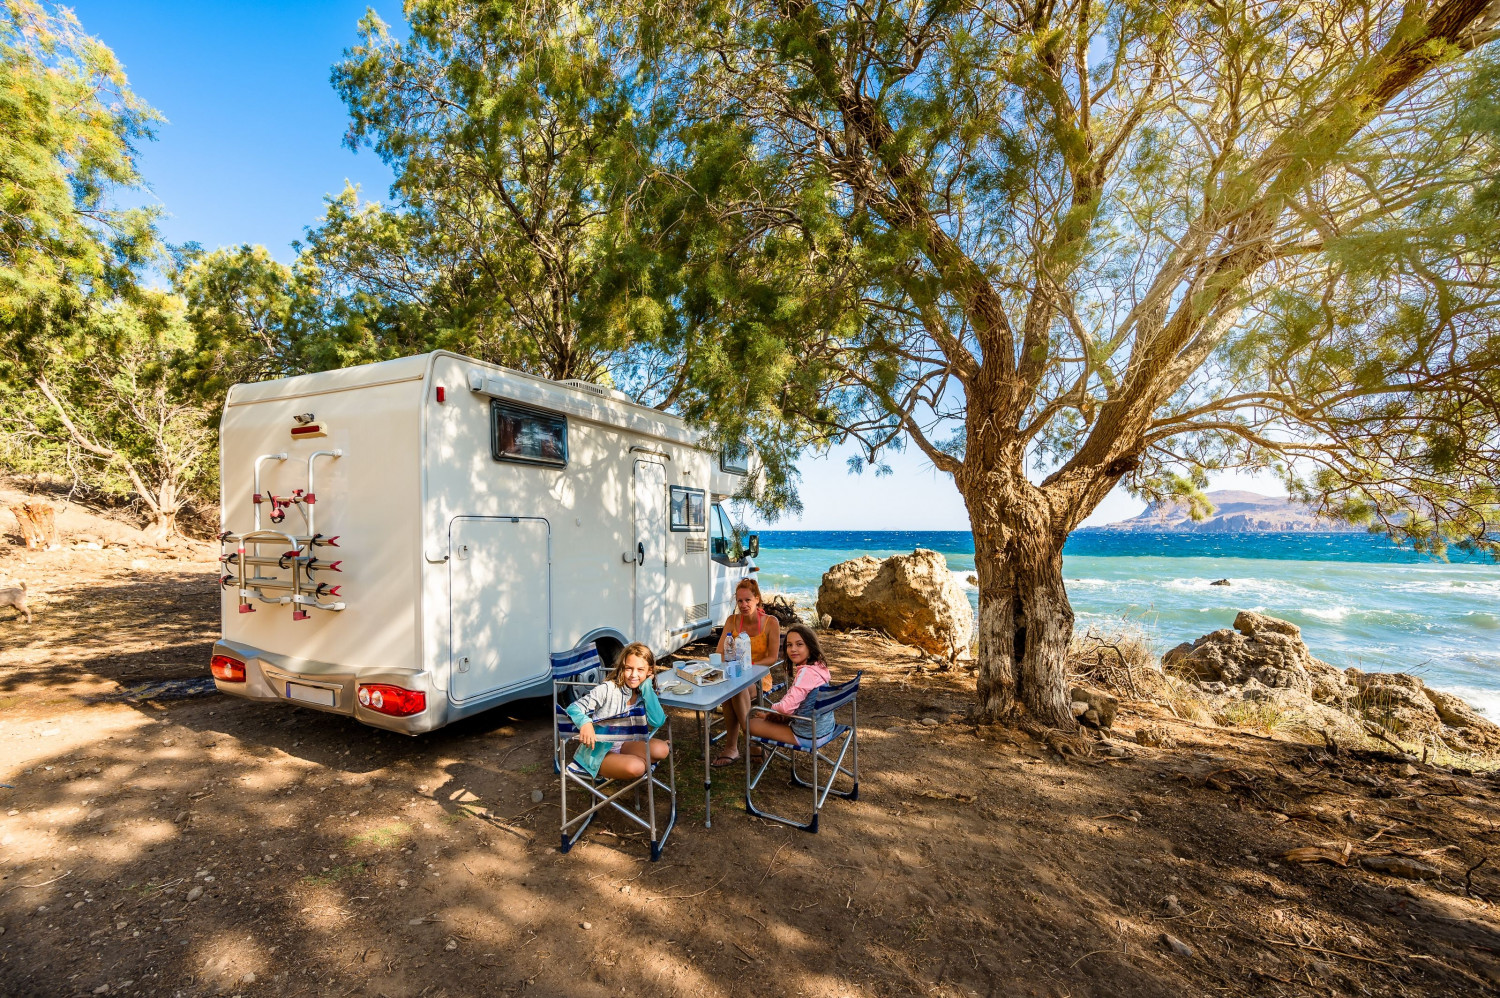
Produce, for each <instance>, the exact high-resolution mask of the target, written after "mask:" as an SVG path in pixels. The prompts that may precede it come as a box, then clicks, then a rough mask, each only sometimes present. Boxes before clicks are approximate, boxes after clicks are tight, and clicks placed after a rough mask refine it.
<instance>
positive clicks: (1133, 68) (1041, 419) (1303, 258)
mask: <svg viewBox="0 0 1500 998" xmlns="http://www.w3.org/2000/svg"><path fill="white" fill-rule="evenodd" d="M643 16H644V20H643V21H642V22H641V23H642V24H643V25H644V27H643V29H642V35H643V37H644V38H646V39H647V41H648V42H649V43H650V44H649V45H648V46H647V54H648V55H649V56H650V58H651V60H652V64H653V65H654V67H655V71H656V73H657V74H658V85H659V86H660V87H661V88H662V89H663V90H664V91H669V92H671V93H672V95H673V96H672V99H673V102H674V105H675V106H676V107H678V108H679V109H680V113H681V115H682V117H681V119H680V121H679V127H680V129H681V132H680V135H681V139H680V141H679V142H678V143H677V145H676V146H675V147H674V151H673V155H674V156H675V157H676V163H677V167H676V169H677V171H678V173H679V175H681V176H684V177H685V176H687V175H689V174H690V173H691V172H692V171H693V170H695V169H698V170H701V168H702V163H703V162H704V161H705V160H714V159H716V158H722V156H723V150H724V149H725V148H726V147H733V148H735V149H737V150H738V151H739V154H740V155H741V156H742V157H743V168H742V169H741V170H740V171H739V174H737V175H736V174H734V173H732V172H731V173H730V174H727V175H726V174H724V173H723V172H722V171H721V172H720V176H721V179H722V183H720V184H719V185H718V186H717V187H703V188H694V189H695V190H698V191H699V192H700V193H701V204H700V205H699V206H698V207H697V208H696V209H694V210H696V211H700V212H703V213H705V214H709V215H716V217H718V218H719V219H720V220H721V222H722V225H723V226H724V228H725V230H726V231H727V232H729V233H731V234H732V236H733V237H732V238H731V237H726V238H723V239H720V240H717V241H713V242H711V243H708V244H704V245H701V246H697V247H693V248H692V250H691V254H690V255H691V256H692V259H691V260H689V263H688V267H689V268H691V267H697V268H698V272H699V273H701V274H703V275H714V274H719V273H724V272H746V271H749V272H758V271H759V272H763V271H766V270H767V269H768V268H770V269H773V270H774V269H780V270H781V271H782V272H784V273H786V274H788V275H789V276H788V278H787V282H786V287H787V289H788V293H787V294H786V295H783V296H782V297H781V298H780V299H779V300H777V301H774V302H771V303H769V304H767V305H766V306H765V307H764V308H762V309H761V312H762V315H763V318H764V319H765V321H766V322H767V323H769V326H768V327H767V328H771V329H773V330H774V333H775V335H774V337H773V339H775V341H776V342H777V343H778V345H779V347H778V349H776V350H768V348H767V342H768V341H767V338H766V337H764V336H762V337H758V338H755V339H753V340H748V341H746V342H747V343H753V345H754V346H755V348H756V349H757V350H759V351H760V358H759V360H758V361H757V362H756V363H753V364H752V363H749V362H746V363H742V364H739V365H731V368H734V367H737V368H738V369H739V370H744V371H751V370H755V371H764V370H767V369H770V370H773V371H778V372H785V374H786V381H785V383H784V384H783V385H781V386H777V385H775V384H771V385H766V384H761V385H760V386H759V387H758V388H757V389H756V390H755V391H753V392H747V391H734V390H729V389H728V388H726V387H724V386H721V388H720V390H718V391H717V392H716V393H713V394H710V395H707V396H702V397H699V398H697V399H696V400H695V401H693V402H692V405H693V406H696V408H695V410H694V411H695V412H696V413H697V414H698V415H699V416H700V417H701V418H705V419H710V418H714V417H715V416H716V415H717V416H720V417H724V418H727V419H730V420H735V419H740V418H743V417H742V414H737V413H736V411H735V410H736V409H739V408H741V407H743V406H745V405H747V404H751V405H754V406H757V407H759V408H760V409H762V410H764V411H765V412H768V413H770V414H771V417H774V418H767V419H763V422H768V423H778V422H779V423H780V424H781V425H784V426H790V427H793V428H794V436H795V437H796V439H797V440H798V441H801V442H803V443H806V442H812V443H826V442H827V441H829V440H834V439H855V440H858V441H860V442H861V443H862V444H863V445H864V446H865V448H866V455H867V456H868V457H872V458H876V459H877V460H878V455H879V451H880V449H881V448H882V447H884V446H890V445H893V444H899V443H900V442H901V441H903V440H908V441H911V442H914V443H915V445H916V446H917V447H919V448H920V449H921V451H922V452H923V453H924V454H925V455H926V456H927V458H928V459H930V460H931V461H932V463H933V464H934V465H936V466H937V467H938V468H940V469H942V470H944V471H947V472H949V473H950V474H952V476H953V478H954V480H955V482H956V483H957V485H958V488H959V491H960V492H961V493H962V495H963V498H964V500H965V502H966V504H967V508H968V512H969V517H970V521H971V524H972V528H973V534H974V544H975V561H976V564H977V569H978V577H979V647H978V658H979V689H978V696H979V703H978V714H979V715H980V716H981V717H984V718H999V717H1015V716H1018V715H1019V716H1023V717H1029V718H1030V719H1031V720H1033V721H1035V722H1040V723H1043V724H1048V725H1056V726H1059V727H1071V725H1072V723H1073V722H1072V718H1071V716H1070V713H1069V711H1068V708H1067V703H1066V698H1065V695H1064V691H1065V686H1064V668H1065V656H1066V650H1067V647H1068V644H1069V640H1070V637H1071V634H1072V624H1073V613H1072V610H1071V608H1070V605H1069V602H1068V596H1067V593H1066V590H1065V587H1064V584H1063V577H1062V547H1063V543H1064V541H1065V540H1066V539H1067V537H1068V535H1069V533H1070V532H1071V531H1073V530H1074V529H1075V528H1077V527H1078V526H1079V524H1080V523H1081V522H1082V521H1083V520H1084V518H1085V517H1087V516H1088V515H1089V514H1090V513H1091V512H1092V511H1093V510H1094V509H1095V508H1096V507H1097V506H1098V504H1099V503H1100V501H1101V500H1102V499H1103V498H1104V497H1105V496H1106V495H1108V494H1109V493H1110V492H1111V491H1112V490H1113V489H1114V488H1115V487H1116V486H1117V485H1119V484H1120V483H1121V482H1124V483H1126V485H1127V486H1129V487H1132V488H1135V489H1137V490H1139V491H1143V492H1148V493H1162V492H1171V491H1177V492H1184V491H1185V492H1188V493H1192V492H1193V491H1194V489H1195V488H1196V487H1197V486H1200V485H1201V484H1202V482H1203V481H1204V475H1205V473H1206V472H1207V471H1209V470H1212V469H1222V468H1230V467H1246V466H1255V467H1271V468H1274V469H1276V470H1277V471H1278V472H1280V473H1281V474H1282V475H1283V476H1284V477H1285V478H1286V479H1287V480H1288V482H1289V484H1291V485H1292V487H1293V488H1294V490H1295V491H1296V492H1297V493H1298V494H1299V495H1301V496H1303V497H1305V498H1308V499H1310V500H1312V501H1314V502H1316V503H1318V504H1320V505H1321V506H1322V507H1323V508H1325V509H1326V510H1329V511H1331V512H1336V513H1338V514H1340V515H1343V516H1346V517H1348V518H1351V519H1355V520H1364V521H1372V522H1378V523H1379V524H1381V525H1384V526H1385V527H1386V528H1387V529H1389V530H1391V531H1393V532H1396V533H1398V534H1400V535H1403V536H1405V537H1407V538H1409V539H1412V540H1416V541H1418V542H1420V543H1427V544H1441V543H1444V542H1452V541H1459V542H1464V543H1475V544H1481V545H1483V544H1493V542H1494V535H1493V534H1492V533H1491V519H1492V516H1493V514H1494V512H1495V511H1496V508H1497V507H1496V499H1497V497H1496V493H1495V489H1494V487H1493V485H1492V484H1491V483H1492V481H1493V476H1494V473H1495V471H1496V469H1497V462H1496V457H1497V452H1496V446H1497V444H1500V374H1497V372H1500V280H1497V271H1496V267H1495V264H1496V262H1497V259H1496V250H1497V242H1500V240H1497V236H1496V233H1497V232H1500V228H1497V226H1496V222H1497V214H1500V197H1497V188H1496V182H1495V179H1494V178H1495V176H1496V170H1497V166H1500V155H1497V148H1500V146H1497V135H1500V127H1497V125H1500V113H1497V104H1496V97H1495V95H1496V94H1497V93H1500V71H1497V62H1496V53H1495V51H1494V49H1495V46H1493V45H1492V44H1490V43H1491V42H1492V41H1493V39H1494V38H1495V29H1496V25H1497V23H1500V2H1496V0H1442V2H1432V3H1424V2H1417V0H1412V2H1407V3H1404V4H1392V3H1383V2H1359V0H1334V2H1329V0H1316V2H1301V3H1298V2H1252V0H1193V2H1187V0H1175V2H1173V0H1167V2H1146V0H1140V2H1119V0H1116V2H1106V0H1055V2H1051V0H1042V2H1021V0H989V2H975V0H865V2H853V3H837V4H833V3H821V2H813V0H704V2H701V3H698V4H692V5H678V4H670V5H667V4H661V5H648V7H647V9H646V10H645V12H644V15H643ZM669 166H670V164H664V165H663V169H667V168H668V167H669ZM737 177H738V179H737ZM685 186H692V185H685ZM768 260H770V261H771V262H770V263H768V262H767V261H768ZM810 294H815V295H816V297H817V308H818V309H819V310H821V312H822V313H823V314H822V316H821V321H819V322H817V323H805V322H801V321H782V322H777V321H776V317H777V316H778V315H781V316H787V315H789V316H791V317H792V318H793V319H794V320H795V319H797V318H799V317H805V315H806V314H807V313H808V301H807V296H808V295H810ZM791 306H796V307H791ZM799 309H800V311H799ZM789 449H790V450H794V449H795V448H794V447H793V448H789ZM783 450H788V448H783Z"/></svg>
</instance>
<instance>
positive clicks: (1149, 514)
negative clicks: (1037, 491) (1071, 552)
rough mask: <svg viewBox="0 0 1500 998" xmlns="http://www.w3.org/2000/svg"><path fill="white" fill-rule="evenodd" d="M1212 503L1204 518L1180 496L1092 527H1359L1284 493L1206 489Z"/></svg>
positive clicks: (1180, 529)
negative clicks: (1195, 518) (1190, 512)
mask: <svg viewBox="0 0 1500 998" xmlns="http://www.w3.org/2000/svg"><path fill="white" fill-rule="evenodd" d="M1204 495H1206V496H1208V501H1209V502H1211V503H1213V505H1214V513H1213V515H1212V516H1210V517H1209V518H1208V519H1206V520H1201V521H1198V522H1194V521H1193V519H1192V518H1191V517H1190V516H1188V504H1187V503H1185V502H1182V501H1180V500H1174V501H1172V502H1168V503H1152V504H1151V505H1150V506H1147V507H1146V509H1145V511H1144V512H1142V513H1141V514H1140V515H1139V516H1133V517H1131V518H1130V519H1128V520H1120V521H1119V522H1117V523H1110V524H1106V525H1105V526H1102V527H1094V528H1091V529H1094V530H1140V531H1152V532H1161V531H1173V532H1184V533H1187V532H1193V533H1236V534H1243V533H1286V532H1291V531H1320V532H1324V531H1328V532H1331V531H1339V532H1343V531H1358V530H1360V529H1361V528H1360V527H1356V526H1353V525H1351V524H1348V523H1341V522H1339V521H1337V520H1325V519H1323V518H1321V517H1318V516H1316V515H1314V514H1313V512H1312V511H1311V510H1309V509H1308V508H1307V507H1305V506H1303V505H1302V504H1300V503H1297V502H1294V501H1293V500H1291V499H1289V498H1287V497H1286V496H1263V495H1260V494H1259V493H1255V492H1241V491H1238V490H1235V489H1220V490H1219V491H1217V492H1205V493H1204Z"/></svg>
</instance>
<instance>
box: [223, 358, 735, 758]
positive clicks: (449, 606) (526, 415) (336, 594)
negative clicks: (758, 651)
mask: <svg viewBox="0 0 1500 998" xmlns="http://www.w3.org/2000/svg"><path fill="white" fill-rule="evenodd" d="M750 463H751V462H750V458H749V457H748V456H747V455H744V454H740V455H736V454H734V453H726V452H723V451H720V450H719V449H716V448H714V447H713V446H712V445H711V444H710V443H709V442H708V440H707V438H706V436H705V435H704V434H702V433H700V432H697V431H694V430H691V429H689V428H688V427H687V426H686V425H685V424H684V423H683V421H682V420H681V419H679V418H677V417H675V416H671V415H668V414H665V413H662V412H659V411H657V410H655V409H651V408H648V407H645V406H640V405H637V404H635V403H634V402H632V401H631V400H630V399H629V398H628V397H627V396H625V395H623V394H622V393H620V392H617V391H614V390H612V389H609V388H604V387H601V386H599V385H593V384H587V383H584V382H554V381H548V380H547V379H545V378H537V377H532V376H530V375H526V374H521V373H519V372H516V371H512V370H508V369H506V368H501V367H496V366H494V365H491V364H485V363H482V362H480V361H476V360H471V359H469V358H466V357H461V356H458V355H456V354H452V353H447V352H443V351H439V352H436V353H430V354H425V355H423V356H418V357H407V358H404V359H402V360H392V361H386V362H384V363H380V364H368V365H364V366H362V367H352V368H346V369H343V370H337V371H325V372H322V373H319V374H308V375H303V376H299V377H293V378H283V379H281V380H277V381H267V382H262V383H259V384H242V385H235V386H234V387H233V388H232V389H230V391H229V395H228V398H227V399H226V401H225V404H224V417H223V422H222V424H221V428H220V478H221V483H222V490H223V492H222V497H221V508H222V511H223V512H222V530H223V534H222V537H221V540H222V545H223V551H222V555H221V558H222V561H223V563H224V571H223V574H222V577H221V579H220V584H221V588H222V589H223V636H222V638H221V639H220V640H219V641H218V642H217V643H216V644H215V646H214V652H213V656H214V657H213V665H212V670H213V674H214V678H215V680H216V683H217V685H218V688H219V689H220V690H221V691H223V692H225V693H230V694H234V695H236V696H243V697H249V698H251V699H256V700H275V701H283V702H291V703H295V704H298V705H302V706H311V707H315V708H318V709H321V710H326V711H332V712H335V713H340V714H349V715H353V716H354V717H355V718H357V719H358V720H360V721H363V722H364V723H366V724H371V725H375V726H377V727H382V728H389V729H391V730H394V731H401V732H406V733H408V734H417V733H419V732H423V731H430V730H432V729H434V728H438V727H441V726H442V725H444V724H447V723H449V722H451V721H454V720H456V719H458V718H461V717H465V716H467V715H469V714H473V713H476V712H478V711H482V710H486V709H489V708H491V707H495V706H498V705H500V704H503V703H506V702H508V701H510V700H514V699H517V698H520V697H528V696H545V695H547V694H548V693H549V692H550V690H551V669H550V655H552V654H554V653H560V652H569V651H578V650H583V649H585V648H587V647H588V646H590V645H593V646H595V647H597V648H598V650H599V652H600V654H601V656H602V657H603V660H604V661H605V662H606V663H608V662H609V661H611V659H612V658H613V653H614V651H615V650H617V649H618V648H619V647H621V646H622V645H623V644H625V643H628V642H630V641H644V642H645V643H647V644H649V645H650V646H651V647H652V649H653V650H655V651H656V652H657V653H658V654H663V653H667V652H672V651H675V650H677V649H678V648H680V647H682V646H683V645H684V644H687V643H688V642H690V641H692V640H694V639H696V638H699V637H703V636H705V635H708V634H710V633H712V632H713V630H714V629H715V627H716V625H717V624H718V623H722V621H723V620H724V618H725V616H727V615H728V613H729V612H730V611H731V609H732V604H733V591H734V586H735V584H736V583H738V581H739V580H740V579H741V578H745V577H747V576H749V575H750V574H751V573H753V572H755V571H757V568H756V566H755V564H754V562H753V556H754V554H755V553H756V550H757V547H758V544H757V540H756V538H754V537H753V536H752V537H748V538H745V539H744V543H743V544H742V543H741V541H740V539H739V538H737V537H736V536H735V535H734V532H733V530H732V527H731V524H730V522H729V518H728V516H727V515H726V513H725V511H724V508H723V505H722V503H723V501H724V500H726V499H727V498H728V497H729V496H731V495H733V494H735V493H737V492H739V491H740V490H741V488H742V486H743V485H744V484H745V480H746V476H747V475H750V474H752V473H755V472H754V471H753V469H752V468H751V467H750Z"/></svg>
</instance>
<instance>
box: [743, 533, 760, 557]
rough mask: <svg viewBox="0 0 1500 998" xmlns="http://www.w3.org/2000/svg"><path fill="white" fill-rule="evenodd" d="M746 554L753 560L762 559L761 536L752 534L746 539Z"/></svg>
mask: <svg viewBox="0 0 1500 998" xmlns="http://www.w3.org/2000/svg"><path fill="white" fill-rule="evenodd" d="M745 553H746V554H748V555H749V556H750V557H752V558H759V557H760V534H751V535H750V536H749V537H746V538H745Z"/></svg>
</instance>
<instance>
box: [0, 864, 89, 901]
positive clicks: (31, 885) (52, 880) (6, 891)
mask: <svg viewBox="0 0 1500 998" xmlns="http://www.w3.org/2000/svg"><path fill="white" fill-rule="evenodd" d="M72 874H73V871H72V870H69V871H68V872H67V873H64V874H60V875H58V876H56V877H53V878H52V879H51V880H43V881H42V882H41V883H39V884H17V885H16V886H14V887H8V888H6V889H5V890H4V891H0V898H3V897H5V895H7V894H9V893H10V892H11V891H18V890H20V889H21V888H23V887H46V886H47V885H48V884H55V883H57V882H58V881H59V880H61V879H62V878H63V877H68V876H72Z"/></svg>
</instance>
